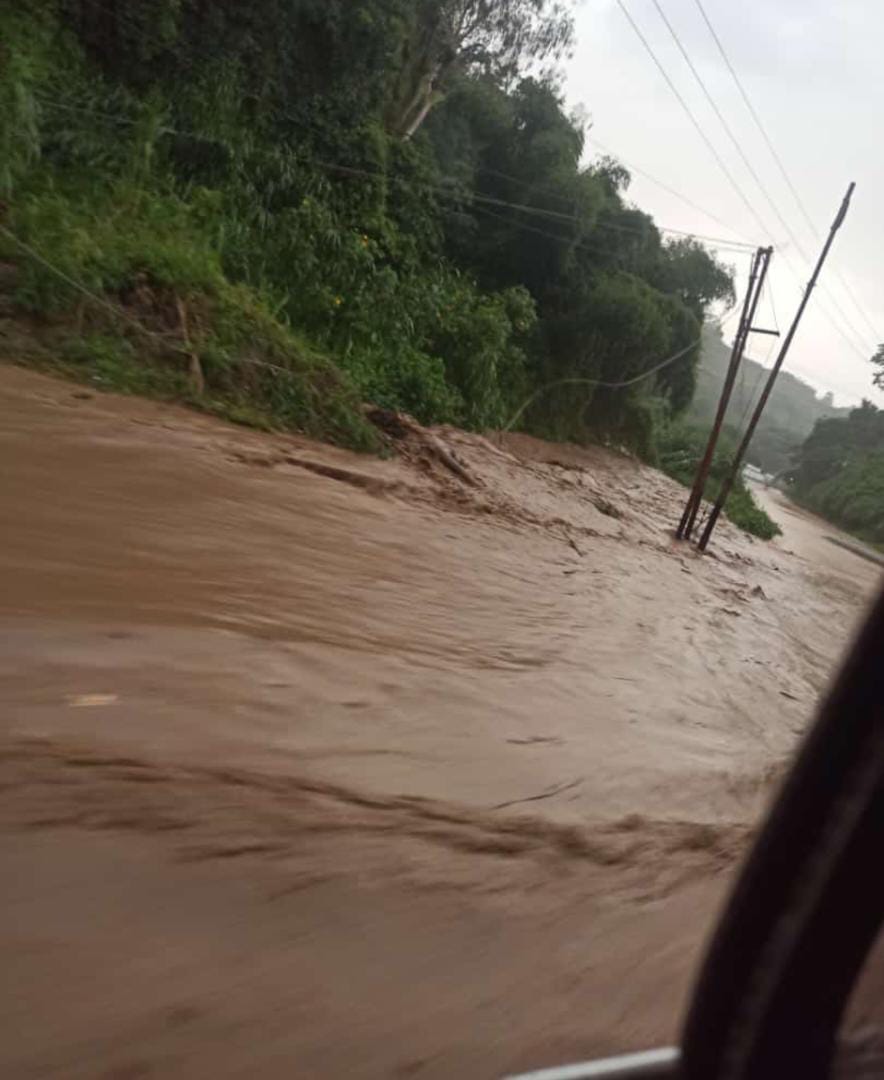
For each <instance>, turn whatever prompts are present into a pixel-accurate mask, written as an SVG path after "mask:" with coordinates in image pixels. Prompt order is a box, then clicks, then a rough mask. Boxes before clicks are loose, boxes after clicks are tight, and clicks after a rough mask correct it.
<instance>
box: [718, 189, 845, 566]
mask: <svg viewBox="0 0 884 1080" xmlns="http://www.w3.org/2000/svg"><path fill="white" fill-rule="evenodd" d="M855 187H856V184H855V183H853V182H851V184H850V186H849V187H848V189H847V194H846V195H845V196H844V199H843V201H842V203H841V207H840V209H839V210H838V213H837V214H836V216H835V220H834V221H833V222H832V226H831V228H830V229H829V235H828V237H827V238H826V242H825V244H824V245H823V250H822V251H821V252H820V257H819V259H817V264H816V266H815V267H814V269H813V273H812V274H811V276H810V281H808V283H807V287H806V288H805V290H804V295H803V296H802V298H801V303H800V304H799V305H798V310H797V311H796V312H795V318H794V319H793V320H792V325H791V326H790V327H789V332H788V334H786V337H785V338H784V340H783V344H782V347H781V348H780V352H779V355H778V356H777V359H776V363H775V364H774V366H773V367H772V368H771V371H770V375H769V376H768V379H767V382H766V383H765V385H764V390H763V391H762V394H761V397H760V398H759V399H758V404H757V405H756V406H755V411H754V412H753V413H752V418H751V419H750V421H749V426H748V427H747V428H746V431H745V433H744V435H743V438H742V441H741V442H740V445H739V447H738V448H737V452H736V454H734V458H733V461H731V463H730V469H729V471H728V473H727V475H726V477H725V479H724V480H723V482H722V485H721V490H720V491H719V493H718V498H717V499H716V500H715V505H714V506H713V507H712V511H711V512H710V514H709V519H708V521H707V522H706V528H705V529H704V530H703V535H702V536H701V537H700V542H699V544H698V547H699V548H700V550H701V551H705V550H706V545H707V544H708V543H709V537H710V536H711V535H712V530H713V529H714V528H715V523H716V522H717V521H718V519H719V517H720V516H721V511H722V510H723V509H724V504H725V502H727V497H728V495H730V493H731V489H732V488H733V486H734V482H735V480H736V478H737V475H738V473H739V471H740V466H741V465H742V463H743V458H744V456H745V454H746V450H747V449H748V448H749V443H750V442H751V441H752V436H753V435H754V434H755V429H756V427H757V426H758V421H759V420H760V419H761V414H762V413H763V412H764V407H765V405H766V404H767V399H768V398H769V397H770V395H771V392H772V391H773V388H774V383H775V382H776V381H777V376H778V375H779V373H780V368H781V367H782V366H783V362H784V361H785V359H786V356H787V354H788V352H789V348H790V346H791V344H792V339H793V338H794V337H795V332H796V331H797V329H798V324H799V323H800V322H801V317H802V315H803V314H804V310H805V308H806V307H807V305H808V303H809V301H810V295H811V293H812V292H813V290H814V288H815V286H816V283H817V279H818V278H819V276H820V271H821V270H822V268H823V263H824V262H825V261H826V257H827V256H828V254H829V249H830V248H831V247H832V244H833V242H834V240H835V234H836V233H837V232H838V230H839V229H840V228H841V225H842V223H843V222H844V218H845V217H846V216H847V210H848V208H849V207H850V199H851V196H852V195H853V190H854V188H855Z"/></svg>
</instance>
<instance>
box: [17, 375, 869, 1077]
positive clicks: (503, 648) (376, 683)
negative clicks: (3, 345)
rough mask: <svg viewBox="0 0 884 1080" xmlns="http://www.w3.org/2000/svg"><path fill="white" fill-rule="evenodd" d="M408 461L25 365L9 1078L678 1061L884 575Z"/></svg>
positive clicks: (821, 539)
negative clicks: (796, 759) (662, 1053)
mask: <svg viewBox="0 0 884 1080" xmlns="http://www.w3.org/2000/svg"><path fill="white" fill-rule="evenodd" d="M412 436H413V433H412V435H409V436H406V437H403V438H402V439H400V440H399V443H401V445H396V447H395V449H396V452H395V453H394V454H393V455H392V456H390V457H389V458H387V459H381V458H370V457H360V456H355V455H351V454H348V453H346V452H344V451H339V450H335V449H332V448H329V447H325V446H321V445H318V444H315V443H311V442H309V441H307V440H304V439H294V438H286V437H283V436H272V435H263V434H260V433H256V432H251V431H247V430H244V429H238V428H234V427H231V426H228V425H225V424H223V423H221V422H218V421H214V420H211V419H209V418H206V417H203V416H200V415H197V414H194V413H191V412H188V411H185V410H183V409H178V408H175V407H171V406H166V405H161V404H157V403H151V402H146V401H141V400H136V399H126V398H119V397H114V396H106V395H101V394H98V393H94V392H92V391H89V390H84V389H82V388H80V387H77V386H75V385H73V384H70V383H66V382H60V381H55V380H52V379H49V378H47V377H44V376H40V375H37V374H34V373H30V372H26V371H23V370H19V369H16V368H13V367H9V366H3V367H0V471H2V490H0V575H2V582H0V633H2V652H0V680H2V704H3V708H2V710H0V740H2V741H0V751H2V754H0V784H2V788H3V797H2V801H0V859H2V863H0V865H2V885H0V936H2V953H3V965H2V974H0V994H2V1001H0V1073H2V1075H3V1076H9V1077H16V1078H18V1077H22V1078H31V1077H33V1078H37V1077H40V1078H44V1077H53V1078H54V1077H58V1078H62V1077H63V1078H65V1080H68V1078H71V1080H74V1078H87V1077H88V1078H93V1077H103V1078H108V1080H110V1078H118V1080H123V1078H126V1080H130V1078H131V1080H135V1078H141V1077H163V1078H164V1080H167V1078H175V1080H177V1078H182V1077H194V1078H197V1077H213V1078H228V1077H243V1078H245V1077H262V1078H264V1077H269V1078H275V1077H280V1078H283V1077H286V1078H291V1077H338V1076H348V1077H356V1078H380V1077H403V1078H405V1077H409V1078H410V1077H417V1078H418V1080H431V1078H432V1080H435V1078H440V1080H441V1078H449V1077H455V1076H456V1077H461V1078H467V1080H470V1078H484V1077H488V1078H491V1077H494V1076H499V1075H501V1074H503V1073H506V1072H508V1071H512V1070H516V1069H523V1068H528V1067H531V1066H538V1065H543V1064H554V1063H559V1062H561V1061H563V1060H569V1059H574V1058H581V1057H586V1056H588V1055H591V1054H596V1053H604V1052H613V1051H618V1050H621V1049H626V1048H641V1047H644V1046H646V1045H651V1044H656V1043H661V1042H668V1041H671V1040H672V1039H673V1038H674V1037H675V1036H676V1033H677V1024H678V1019H679V1015H680V1009H681V1007H682V1004H683V1002H684V999H685V995H686V994H687V993H688V992H689V989H690V979H691V972H692V969H693V965H694V964H695V963H696V960H697V957H698V952H699V950H700V948H701V946H702V942H703V939H704V935H705V933H706V932H707V930H708V928H709V926H710V925H711V922H712V920H713V919H714V917H715V913H716V908H717V905H718V903H719V902H720V900H721V897H722V895H723V892H724V890H725V889H726V888H727V884H728V881H729V880H730V877H731V875H732V873H733V871H734V869H735V866H736V864H737V860H738V859H739V857H740V855H741V853H742V851H743V850H744V849H745V845H746V844H747V842H748V841H749V839H750V838H751V833H752V829H753V826H754V825H755V824H756V823H757V821H758V819H759V816H760V814H761V813H762V812H763V809H764V806H765V804H766V802H767V800H768V799H769V798H770V795H771V793H772V791H774V790H775V786H776V783H777V780H778V777H779V776H780V775H781V772H782V768H783V765H784V762H786V761H787V760H788V757H789V754H790V752H791V751H792V749H793V747H794V745H795V743H796V740H797V739H798V738H800V736H801V733H802V731H803V730H804V729H805V727H806V725H807V723H808V722H809V720H810V718H811V717H812V714H813V710H814V706H815V702H816V700H817V698H818V696H819V694H820V693H821V692H822V691H823V690H824V688H825V686H826V683H827V680H828V678H829V677H830V675H831V672H832V670H833V666H834V664H835V663H836V662H837V658H838V657H839V655H840V653H841V652H842V650H843V649H844V648H845V646H846V645H847V643H848V642H849V639H850V636H851V633H852V631H853V629H854V628H855V626H856V624H857V621H858V620H859V618H860V617H861V615H862V612H863V610H864V607H865V605H866V604H867V603H868V601H869V599H870V598H871V596H872V595H873V593H874V591H875V589H876V586H877V584H878V582H879V579H880V573H881V571H880V568H879V567H877V566H875V565H874V564H871V563H869V562H867V561H865V560H863V559H862V558H859V557H858V556H857V555H856V554H854V553H853V552H851V551H848V550H846V549H844V548H842V547H839V546H836V545H835V544H832V543H831V542H830V541H829V540H828V537H829V536H832V535H835V530H833V529H832V528H831V527H830V526H828V525H826V524H825V523H823V522H820V521H819V520H817V519H815V518H813V517H811V516H810V515H808V514H806V513H804V512H803V511H801V510H799V509H797V508H796V507H794V506H792V505H791V504H789V503H788V501H786V500H785V499H784V498H783V497H782V496H780V495H778V494H776V493H769V492H762V493H761V496H760V497H761V498H762V499H763V500H764V501H765V502H766V504H767V505H768V508H769V510H770V512H771V514H772V515H773V516H774V517H775V518H776V519H777V520H778V521H779V522H780V524H781V525H782V527H783V532H784V535H783V536H782V537H781V538H780V539H778V540H777V541H774V542H772V543H769V544H765V543H763V542H761V541H753V540H751V539H750V538H748V537H746V536H744V535H743V534H741V533H739V532H738V531H737V530H736V529H734V528H733V527H732V526H731V525H729V524H728V523H724V525H723V526H722V528H721V529H720V530H719V531H718V532H717V533H716V536H715V539H714V541H713V547H712V552H713V555H712V556H710V557H707V558H701V557H697V556H696V555H695V554H694V552H693V551H692V550H691V549H690V548H688V547H686V546H684V545H679V544H676V543H675V542H674V541H673V540H672V537H671V530H672V526H673V524H674V522H675V521H676V520H677V518H678V515H679V512H680V504H681V502H683V499H684V497H685V493H684V491H683V490H682V489H681V488H679V487H678V486H677V485H676V484H674V483H673V482H672V481H670V480H668V479H667V478H665V477H663V476H662V475H661V474H659V473H657V472H655V471H654V470H652V469H649V468H647V467H645V466H641V465H638V464H636V463H635V462H633V461H631V460H629V459H626V458H622V457H618V456H615V455H613V454H609V453H607V452H604V451H601V450H589V451H582V450H578V449H575V448H574V447H564V446H553V445H550V444H545V443H541V442H539V441H537V440H533V439H529V438H527V437H521V436H513V437H508V438H506V439H504V440H498V439H496V438H493V437H492V438H487V439H486V438H482V437H480V436H472V435H465V434H462V433H459V432H455V431H448V430H443V431H437V432H436V433H435V434H434V435H432V436H429V435H427V437H426V438H424V439H421V438H416V437H412ZM394 442H396V440H394ZM439 445H442V446H443V447H444V448H446V450H447V452H448V453H449V454H452V455H453V456H454V460H455V461H456V462H457V463H459V465H460V467H461V472H457V471H455V470H453V469H452V468H450V467H448V466H447V465H446V463H445V457H444V455H442V456H440V455H439V454H437V453H435V452H432V451H433V448H434V447H436V448H437V449H438V446H439Z"/></svg>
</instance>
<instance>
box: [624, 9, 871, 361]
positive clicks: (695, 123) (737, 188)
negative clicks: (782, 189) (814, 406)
mask: <svg viewBox="0 0 884 1080" xmlns="http://www.w3.org/2000/svg"><path fill="white" fill-rule="evenodd" d="M617 4H618V6H619V7H620V9H621V11H622V12H623V14H624V15H625V16H626V18H627V20H628V22H629V24H630V26H631V27H632V29H633V30H634V31H635V34H636V36H637V37H638V38H639V40H640V41H641V43H642V45H643V46H644V47H645V49H646V50H647V52H648V54H649V56H650V57H651V59H652V60H653V62H654V64H655V66H656V67H657V69H658V71H659V72H660V74H661V75H662V76H663V78H664V80H665V81H666V84H667V86H668V87H669V88H670V90H671V91H672V93H673V94H674V95H675V97H676V99H677V100H678V102H679V104H680V105H681V107H682V108H683V109H684V111H685V113H686V114H687V116H688V118H689V119H690V121H691V123H692V124H693V126H694V128H695V129H696V131H697V133H698V134H699V136H700V138H701V139H702V140H703V142H704V143H705V145H706V146H707V148H708V149H709V151H710V153H711V154H712V155H713V157H714V158H715V161H716V163H717V164H718V166H719V168H720V169H721V170H722V172H723V173H724V174H725V176H726V178H727V180H728V181H729V183H730V184H731V186H732V187H733V188H734V190H735V191H736V192H737V194H738V195H739V196H740V198H741V200H742V201H743V203H744V204H745V205H746V207H747V208H748V209H749V211H750V213H751V214H752V216H753V217H754V218H755V220H756V221H757V222H758V224H759V226H760V227H761V229H762V232H764V233H765V234H767V232H768V229H767V226H766V225H765V223H764V222H763V221H762V219H761V217H760V216H759V214H758V212H757V210H756V209H755V207H754V206H753V205H752V204H751V203H750V202H749V200H748V198H747V197H746V194H745V192H744V191H743V190H742V188H741V187H740V186H739V184H738V183H737V182H736V180H735V179H734V177H733V175H732V174H731V172H730V170H729V169H728V167H727V165H726V164H725V163H724V161H723V160H722V158H721V155H720V154H719V153H718V151H717V150H716V149H715V146H714V144H713V143H712V141H711V139H710V138H709V136H708V135H707V134H706V132H705V131H704V130H703V127H702V126H701V124H700V122H699V121H698V120H697V118H696V116H694V114H693V112H692V111H691V109H690V107H689V106H688V104H687V102H686V101H685V100H684V98H683V97H682V95H681V93H680V92H679V90H678V88H677V87H676V85H675V83H674V82H673V81H672V79H671V78H670V76H669V73H668V72H667V71H666V69H665V67H664V66H663V64H662V62H661V61H660V59H659V57H658V56H657V54H656V53H655V52H654V50H653V48H652V47H651V45H650V43H649V42H648V40H647V38H646V37H645V35H644V34H643V33H642V31H641V28H640V27H639V26H638V24H637V23H636V22H635V20H634V19H633V17H632V16H631V15H630V13H629V10H628V9H627V7H626V5H625V3H624V0H617ZM793 242H794V240H793ZM786 265H787V266H789V268H790V270H791V272H792V273H793V274H794V275H795V277H796V279H797V281H798V284H799V287H800V286H801V276H800V275H799V274H797V273H796V272H795V271H794V269H793V268H792V267H791V264H790V263H789V261H788V259H786ZM827 295H828V292H827ZM832 303H833V304H834V305H835V308H836V310H838V311H839V314H840V315H841V318H842V319H844V321H845V323H846V324H847V325H848V326H849V327H850V329H851V331H852V332H853V333H854V334H856V333H857V332H856V330H855V328H854V327H853V326H852V325H851V324H850V321H849V319H847V317H846V316H845V315H844V312H843V311H841V309H840V307H839V305H838V303H837V301H836V300H834V299H833V298H832ZM819 305H820V307H821V308H822V310H823V313H824V314H825V316H826V318H827V319H828V321H829V322H830V323H831V324H832V326H833V328H834V329H835V330H836V331H837V333H839V334H840V335H841V337H842V338H843V339H844V340H845V342H847V344H848V345H849V346H850V348H851V349H853V350H854V351H855V352H857V353H858V354H859V355H860V356H862V358H863V360H865V359H867V357H866V356H865V355H863V348H859V347H858V346H857V344H856V342H855V341H851V339H850V337H849V336H848V334H847V333H846V332H845V330H844V329H843V328H842V327H841V326H839V325H838V324H837V322H836V321H835V319H834V318H833V317H832V315H831V313H830V312H829V311H828V309H827V308H826V307H825V306H824V305H823V303H822V301H819ZM857 338H858V340H861V336H860V335H858V334H857Z"/></svg>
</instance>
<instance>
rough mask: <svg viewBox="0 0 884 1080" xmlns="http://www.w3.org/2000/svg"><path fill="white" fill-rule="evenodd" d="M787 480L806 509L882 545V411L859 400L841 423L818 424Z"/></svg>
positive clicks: (883, 450)
mask: <svg viewBox="0 0 884 1080" xmlns="http://www.w3.org/2000/svg"><path fill="white" fill-rule="evenodd" d="M789 480H790V483H791V489H790V490H791V493H792V494H793V496H794V497H795V498H796V499H797V500H798V501H799V502H801V503H803V504H804V505H805V506H807V507H808V508H809V509H811V510H815V511H816V512H817V513H819V514H822V515H823V517H826V518H828V519H829V520H830V521H833V522H835V523H836V524H838V525H841V526H842V527H843V528H845V529H848V530H850V531H851V532H853V533H855V534H856V535H857V536H860V537H862V538H863V539H864V540H869V541H871V542H872V543H874V544H884V410H881V409H878V408H876V407H875V406H874V405H873V404H872V403H871V402H870V401H864V402H863V403H862V405H861V406H860V407H859V408H858V409H853V410H852V411H851V412H850V414H849V415H848V416H846V417H844V418H834V419H829V420H818V421H817V423H816V425H815V426H814V429H813V431H812V433H811V434H810V436H809V437H808V438H807V439H806V440H805V442H804V444H803V445H802V446H801V448H800V450H799V452H798V453H797V455H796V459H795V464H794V467H793V468H792V471H791V473H790V475H789Z"/></svg>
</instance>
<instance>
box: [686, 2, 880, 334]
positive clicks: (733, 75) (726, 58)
mask: <svg viewBox="0 0 884 1080" xmlns="http://www.w3.org/2000/svg"><path fill="white" fill-rule="evenodd" d="M694 2H695V3H696V5H697V8H698V10H699V12H700V15H701V16H702V18H703V21H704V22H705V24H706V27H707V29H708V30H709V33H710V34H711V35H712V40H713V41H714V42H715V45H716V47H717V48H718V51H719V53H720V54H721V58H722V60H723V61H724V64H725V67H726V68H727V70H728V71H729V72H730V75H731V78H732V79H733V81H734V84H735V85H736V87H737V90H738V91H739V93H740V96H741V97H742V99H743V102H744V104H745V106H746V108H747V109H748V111H749V115H750V116H751V117H752V119H753V121H754V122H755V126H756V127H757V128H758V131H759V132H760V134H761V137H762V139H763V140H764V142H765V145H766V146H767V148H768V150H769V151H770V154H771V157H772V158H773V160H774V162H775V163H776V166H777V168H778V169H779V171H780V175H781V176H782V178H783V180H784V181H785V182H786V186H787V187H788V188H789V191H790V192H791V193H792V198H793V199H794V200H795V205H796V206H797V207H798V210H799V211H800V213H801V215H802V217H803V218H804V220H805V222H806V224H807V226H808V228H809V229H810V231H811V233H813V235H814V237H815V238H816V239H819V238H820V231H819V229H818V228H817V226H816V224H815V223H814V221H813V219H812V218H811V216H810V214H809V213H808V211H807V207H806V206H805V205H804V201H803V199H802V198H801V195H800V194H799V192H798V189H797V187H796V186H795V184H794V183H793V182H792V178H791V177H790V176H789V173H788V171H787V169H786V166H785V165H784V163H783V159H782V158H781V157H780V154H779V152H778V151H777V148H776V146H775V145H774V142H773V140H772V139H771V137H770V135H769V134H768V131H767V128H766V127H765V125H764V123H763V122H762V120H761V117H760V116H759V114H758V111H757V110H756V108H755V106H754V105H753V104H752V101H751V99H750V97H749V95H748V93H747V92H746V88H745V87H744V86H743V82H742V80H741V79H740V76H739V75H738V74H737V71H736V68H735V67H734V65H733V64H732V63H731V60H730V57H729V56H728V54H727V52H726V50H725V48H724V45H723V44H722V41H721V38H720V37H719V36H718V33H717V31H716V29H715V27H714V26H713V25H712V20H711V19H710V18H709V15H708V14H707V12H706V8H705V7H704V6H703V0H694ZM835 273H836V274H837V276H838V279H839V280H840V281H841V284H842V286H843V287H844V290H845V292H846V293H847V295H848V296H849V297H850V299H851V300H852V301H853V305H854V307H855V308H856V309H857V311H858V312H859V314H860V315H861V316H862V318H863V320H864V321H865V323H866V325H867V326H868V327H869V329H870V330H871V332H872V336H873V337H874V339H875V341H876V343H877V342H879V341H880V340H881V335H880V334H879V333H878V332H877V330H876V329H875V326H874V324H873V323H872V321H871V319H869V317H868V315H867V314H866V312H865V309H864V308H863V307H862V305H861V304H860V303H859V301H858V300H857V298H856V297H855V296H854V294H853V290H852V289H851V287H850V285H849V284H848V282H847V280H846V279H845V278H844V277H843V276H842V275H841V273H840V271H839V270H838V269H837V268H836V270H835Z"/></svg>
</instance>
